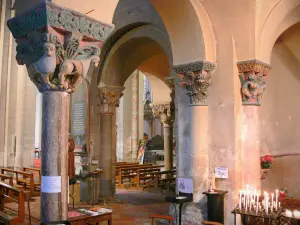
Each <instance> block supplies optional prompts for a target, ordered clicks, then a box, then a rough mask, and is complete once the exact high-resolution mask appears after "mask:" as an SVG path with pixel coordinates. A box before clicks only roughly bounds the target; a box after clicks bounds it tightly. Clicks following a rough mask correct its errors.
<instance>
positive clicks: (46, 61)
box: [8, 1, 111, 223]
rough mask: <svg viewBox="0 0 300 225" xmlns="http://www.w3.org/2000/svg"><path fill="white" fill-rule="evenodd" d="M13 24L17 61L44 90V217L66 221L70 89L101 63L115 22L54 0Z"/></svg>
mask: <svg viewBox="0 0 300 225" xmlns="http://www.w3.org/2000/svg"><path fill="white" fill-rule="evenodd" d="M65 18H68V20H66V19H65ZM79 18H80V20H79ZM71 21H72V22H71ZM79 21H80V23H79ZM70 24H72V25H70ZM89 24H91V25H90V26H89ZM82 26H85V27H82ZM8 27H9V29H10V30H11V32H12V34H13V36H14V37H15V38H16V41H17V44H18V46H17V56H16V59H17V62H18V63H19V64H20V65H26V66H27V71H28V74H29V77H30V79H31V81H32V82H33V83H34V84H35V85H36V87H37V88H38V90H39V91H40V92H41V93H43V102H42V107H43V112H42V141H41V142H42V149H41V150H42V172H41V173H42V182H41V203H42V204H41V222H42V223H47V222H50V221H57V220H66V219H67V217H68V174H67V173H68V169H67V168H68V165H67V162H68V160H67V154H68V134H69V104H70V93H72V92H74V91H75V90H76V88H77V86H78V85H79V84H80V83H81V82H82V79H87V72H88V70H89V68H90V65H92V66H97V65H98V62H99V60H100V59H99V55H100V46H101V44H102V41H103V40H104V39H105V38H106V37H107V35H108V34H109V31H110V30H111V27H107V25H104V24H102V23H100V22H97V21H93V20H91V19H90V18H88V17H85V15H82V14H79V13H76V12H74V11H72V10H68V9H66V8H61V7H59V6H58V5H55V4H53V3H51V2H49V1H47V2H45V3H41V4H39V5H37V6H36V7H34V8H32V9H31V11H27V12H26V13H25V14H23V15H21V16H18V17H15V18H13V19H11V20H9V21H8ZM102 29H104V30H105V31H107V32H103V30H102ZM74 71H75V72H74Z"/></svg>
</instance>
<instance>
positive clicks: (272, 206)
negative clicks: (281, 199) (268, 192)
mask: <svg viewBox="0 0 300 225" xmlns="http://www.w3.org/2000/svg"><path fill="white" fill-rule="evenodd" d="M273 208H274V194H273V193H272V204H271V213H273Z"/></svg>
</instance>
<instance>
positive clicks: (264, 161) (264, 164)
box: [260, 155, 274, 169]
mask: <svg viewBox="0 0 300 225" xmlns="http://www.w3.org/2000/svg"><path fill="white" fill-rule="evenodd" d="M273 159H274V158H273V156H271V155H265V156H263V157H261V158H260V165H261V168H262V169H269V168H270V167H271V165H272V162H273Z"/></svg>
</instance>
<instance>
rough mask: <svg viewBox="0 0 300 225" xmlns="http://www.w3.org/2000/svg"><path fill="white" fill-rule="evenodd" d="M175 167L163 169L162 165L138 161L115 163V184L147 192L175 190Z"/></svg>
mask: <svg viewBox="0 0 300 225" xmlns="http://www.w3.org/2000/svg"><path fill="white" fill-rule="evenodd" d="M175 183H176V169H175V168H173V169H172V170H169V171H163V166H159V165H152V164H139V163H127V162H117V163H116V186H117V187H119V188H130V189H136V190H143V191H149V192H157V191H161V192H162V193H164V192H168V193H169V192H175Z"/></svg>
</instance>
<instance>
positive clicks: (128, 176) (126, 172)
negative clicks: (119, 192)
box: [117, 165, 163, 188]
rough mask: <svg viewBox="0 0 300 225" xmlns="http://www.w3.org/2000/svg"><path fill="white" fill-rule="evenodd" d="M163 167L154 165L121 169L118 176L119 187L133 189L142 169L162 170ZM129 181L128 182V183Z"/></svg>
mask: <svg viewBox="0 0 300 225" xmlns="http://www.w3.org/2000/svg"><path fill="white" fill-rule="evenodd" d="M162 167H163V166H153V165H140V166H136V167H128V168H122V169H120V173H119V175H118V178H117V180H118V184H119V187H121V188H124V187H125V186H130V187H132V185H133V184H135V182H134V178H135V177H137V174H138V171H139V170H142V169H154V168H162ZM126 180H127V182H126Z"/></svg>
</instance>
